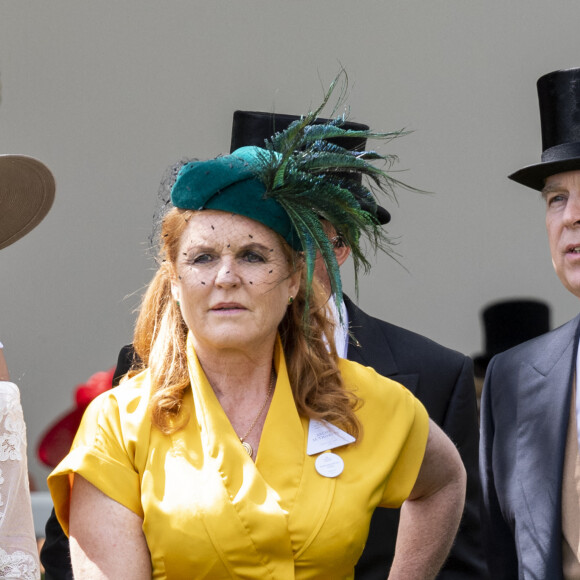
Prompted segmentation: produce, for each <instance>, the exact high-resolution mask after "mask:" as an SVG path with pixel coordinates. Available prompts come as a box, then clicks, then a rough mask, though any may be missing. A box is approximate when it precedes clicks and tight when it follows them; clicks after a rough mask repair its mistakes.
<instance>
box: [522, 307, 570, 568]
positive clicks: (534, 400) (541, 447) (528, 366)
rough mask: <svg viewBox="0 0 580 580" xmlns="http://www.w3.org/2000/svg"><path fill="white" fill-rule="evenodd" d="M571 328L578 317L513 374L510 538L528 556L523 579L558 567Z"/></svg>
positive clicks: (542, 342)
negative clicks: (516, 500)
mask: <svg viewBox="0 0 580 580" xmlns="http://www.w3.org/2000/svg"><path fill="white" fill-rule="evenodd" d="M577 327H578V318H576V319H575V320H573V321H571V322H569V323H568V324H566V325H564V326H563V327H561V328H560V329H558V330H556V331H554V332H552V333H550V334H549V335H547V336H546V339H545V340H540V341H538V342H537V345H536V346H535V348H534V349H533V350H531V351H530V353H529V356H528V360H529V361H530V362H523V363H522V364H521V366H520V368H519V371H518V372H519V376H518V379H517V383H516V384H517V385H518V398H517V400H518V405H517V408H516V409H514V413H515V414H516V417H515V419H516V420H517V454H516V461H517V469H516V473H517V474H518V479H519V485H520V487H521V490H522V501H521V502H520V504H519V510H520V513H519V514H516V521H518V526H517V529H516V534H517V536H518V543H519V545H520V546H521V549H522V552H523V553H526V554H527V556H528V559H526V560H524V561H525V562H526V563H525V564H524V565H525V572H526V574H525V575H524V577H525V578H527V577H528V575H527V574H529V575H530V577H531V578H536V577H538V576H537V574H539V577H545V578H548V577H551V578H555V577H556V576H552V575H551V574H553V573H554V571H555V570H558V569H561V550H562V518H561V499H562V471H563V465H564V450H565V447H566V433H567V427H568V417H569V412H570V393H571V387H572V376H573V373H572V371H573V362H574V360H575V358H574V356H575V350H576V349H575V344H576V342H577V341H576V340H575V335H576V330H577ZM555 427H556V428H555ZM542 570H543V571H544V572H545V574H544V575H543V574H542V573H541V571H542Z"/></svg>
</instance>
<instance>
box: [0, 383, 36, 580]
mask: <svg viewBox="0 0 580 580" xmlns="http://www.w3.org/2000/svg"><path fill="white" fill-rule="evenodd" d="M0 578H2V579H6V580H8V579H10V580H12V579H14V578H18V579H20V580H39V579H40V566H39V562H38V549H37V546H36V537H35V534H34V524H33V521H32V507H31V504H30V491H29V486H28V467H27V461H26V427H25V425H24V416H23V415H22V407H21V405H20V392H19V391H18V387H17V386H16V385H15V384H13V383H8V382H3V381H0Z"/></svg>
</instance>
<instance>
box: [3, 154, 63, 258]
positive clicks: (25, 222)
mask: <svg viewBox="0 0 580 580" xmlns="http://www.w3.org/2000/svg"><path fill="white" fill-rule="evenodd" d="M55 189H56V186H55V182H54V177H53V175H52V173H51V172H50V170H49V169H48V167H46V166H45V165H44V164H43V163H41V162H40V161H38V160H36V159H33V158H32V157H26V156H24V155H0V249H2V248H6V247H7V246H9V245H10V244H13V243H14V242H16V241H17V240H19V239H20V238H22V237H23V236H25V235H26V234H27V233H28V232H30V231H31V230H32V229H34V228H35V227H36V226H37V225H38V224H39V223H40V222H41V221H42V220H43V219H44V217H45V216H46V214H47V213H48V212H49V210H50V208H51V207H52V203H53V201H54V193H55Z"/></svg>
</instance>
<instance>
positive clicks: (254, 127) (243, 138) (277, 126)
mask: <svg viewBox="0 0 580 580" xmlns="http://www.w3.org/2000/svg"><path fill="white" fill-rule="evenodd" d="M298 119H300V117H299V116H297V115H286V114H282V113H264V112H261V111H235V112H234V119H233V123H232V142H231V146H230V152H233V151H235V150H236V149H239V148H240V147H245V146H248V145H253V146H255V147H263V146H264V141H265V140H266V139H269V138H270V137H271V136H272V135H274V133H278V132H280V131H284V130H285V129H287V128H288V127H289V126H290V124H291V123H293V122H294V121H297V120H298ZM330 121H331V120H330V119H322V118H318V119H316V120H315V121H314V122H315V123H316V124H325V123H329V122H330ZM341 128H342V129H347V130H352V131H367V130H368V129H369V126H368V125H364V124H362V123H354V122H353V121H345V122H344V123H343V124H342V125H341ZM328 141H329V142H331V143H334V144H335V145H339V146H340V147H343V148H344V149H349V150H350V151H364V149H365V147H366V139H363V138H362V137H361V138H360V139H355V138H348V139H346V138H345V139H343V138H340V137H337V138H334V139H329V140H328ZM376 212H377V213H376V216H377V219H378V220H379V222H380V223H381V224H383V225H385V224H387V223H389V221H390V220H391V214H390V213H389V212H388V211H387V210H386V209H385V208H384V207H381V206H380V205H377V209H376Z"/></svg>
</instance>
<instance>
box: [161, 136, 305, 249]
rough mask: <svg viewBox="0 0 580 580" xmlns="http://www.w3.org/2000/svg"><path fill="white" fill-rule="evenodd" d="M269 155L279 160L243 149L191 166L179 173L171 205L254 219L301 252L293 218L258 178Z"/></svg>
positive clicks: (255, 148)
mask: <svg viewBox="0 0 580 580" xmlns="http://www.w3.org/2000/svg"><path fill="white" fill-rule="evenodd" d="M268 155H272V156H274V158H277V157H278V155H277V154H276V153H273V152H272V153H269V152H267V151H265V150H264V149H261V148H259V147H241V148H240V149H237V150H236V151H234V152H233V153H232V154H231V155H225V156H223V157H217V158H216V159H210V160H209V161H193V162H191V163H188V164H187V165H184V167H183V168H182V169H181V171H180V172H179V175H178V177H177V181H176V182H175V185H174V186H173V190H172V192H171V202H172V203H173V205H174V206H175V207H179V208H181V209H193V210H201V209H219V210H222V211H227V212H231V213H235V214H238V215H243V216H245V217H248V218H251V219H254V220H256V221H258V222H260V223H262V224H264V225H265V226H268V227H269V228H270V229H272V230H274V231H275V232H276V233H278V234H280V235H281V236H282V237H283V238H284V239H285V240H286V242H288V244H290V246H292V248H294V249H295V250H301V249H302V246H301V244H300V239H299V237H298V235H297V233H296V231H295V230H294V228H293V227H292V222H291V220H290V217H289V215H288V214H287V213H286V211H284V208H283V207H282V206H281V205H280V204H279V203H278V202H277V201H276V199H275V198H274V197H272V196H268V195H267V189H266V185H265V184H264V182H263V181H261V180H260V179H259V178H258V175H259V170H260V166H261V164H262V163H265V159H264V158H265V156H268Z"/></svg>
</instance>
